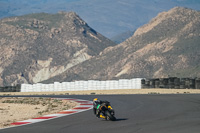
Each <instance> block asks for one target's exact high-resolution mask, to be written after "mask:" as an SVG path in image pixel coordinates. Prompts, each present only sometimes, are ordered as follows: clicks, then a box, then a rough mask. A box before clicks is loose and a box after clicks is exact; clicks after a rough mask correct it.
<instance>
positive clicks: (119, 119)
mask: <svg viewBox="0 0 200 133" xmlns="http://www.w3.org/2000/svg"><path fill="white" fill-rule="evenodd" d="M125 120H128V119H127V118H118V119H116V120H115V121H125Z"/></svg>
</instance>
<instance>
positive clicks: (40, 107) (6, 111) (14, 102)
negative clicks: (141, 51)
mask: <svg viewBox="0 0 200 133" xmlns="http://www.w3.org/2000/svg"><path fill="white" fill-rule="evenodd" d="M76 105H77V103H75V102H72V101H68V100H57V99H50V98H0V118H1V119H0V128H5V127H9V126H11V125H10V123H13V122H17V121H22V120H26V119H30V118H37V117H40V116H43V115H46V114H53V113H56V112H59V111H62V110H67V109H71V108H73V107H75V106H76Z"/></svg>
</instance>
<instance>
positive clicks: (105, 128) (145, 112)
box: [0, 94, 200, 133]
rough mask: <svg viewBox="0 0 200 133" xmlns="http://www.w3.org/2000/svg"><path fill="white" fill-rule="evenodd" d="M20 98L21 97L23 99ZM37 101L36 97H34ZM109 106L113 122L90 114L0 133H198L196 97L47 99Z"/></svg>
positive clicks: (199, 104) (199, 121) (199, 117)
mask: <svg viewBox="0 0 200 133" xmlns="http://www.w3.org/2000/svg"><path fill="white" fill-rule="evenodd" d="M23 97H24V96H23ZM37 97H38V96H37ZM51 97H65V98H79V99H84V100H92V99H93V98H95V97H97V98H99V99H102V100H108V101H110V102H111V105H112V107H113V108H114V109H115V112H116V117H117V121H115V122H112V121H105V120H103V119H98V118H96V117H95V116H94V114H93V111H92V110H89V111H85V112H82V113H78V114H74V115H70V116H66V117H61V118H57V119H53V120H48V121H44V122H39V123H35V124H30V125H25V126H19V127H13V128H8V129H3V130H0V133H102V132H109V133H123V132H124V133H189V132H190V133H199V132H200V95H195V94H187V95H104V96H103V95H89V96H86V95H84V96H51Z"/></svg>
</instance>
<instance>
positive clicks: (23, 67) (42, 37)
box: [0, 12, 115, 86]
mask: <svg viewBox="0 0 200 133" xmlns="http://www.w3.org/2000/svg"><path fill="white" fill-rule="evenodd" d="M113 45H115V43H113V42H112V41H110V40H108V39H107V38H105V37H104V36H102V35H101V34H99V33H97V32H96V31H95V30H93V29H92V28H90V27H89V26H88V25H87V24H86V22H84V21H83V20H82V19H81V18H80V17H79V16H78V15H76V14H75V13H74V12H69V13H65V12H60V13H57V14H46V13H39V14H30V15H25V16H20V17H11V18H5V19H1V20H0V86H3V85H14V84H18V83H36V82H41V81H43V80H47V79H49V78H51V77H54V76H57V75H59V74H62V73H63V72H65V71H66V70H68V69H69V68H71V67H73V66H75V65H77V64H79V63H82V62H84V61H86V60H88V59H90V58H92V57H93V56H96V55H98V54H99V53H100V52H101V51H102V50H104V49H105V48H106V47H108V46H113Z"/></svg>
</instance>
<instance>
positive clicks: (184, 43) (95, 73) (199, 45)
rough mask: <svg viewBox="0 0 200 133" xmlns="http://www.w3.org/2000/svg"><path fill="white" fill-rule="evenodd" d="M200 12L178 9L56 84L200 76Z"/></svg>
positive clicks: (58, 79)
mask: <svg viewBox="0 0 200 133" xmlns="http://www.w3.org/2000/svg"><path fill="white" fill-rule="evenodd" d="M199 29H200V12H198V11H195V10H191V9H187V8H181V7H176V8H173V9H171V10H169V11H168V12H162V13H160V14H158V16H157V17H155V18H153V19H152V20H151V21H150V22H149V23H148V24H146V25H144V26H142V27H140V28H139V29H138V30H136V32H135V33H134V35H133V36H132V37H131V38H129V39H127V40H126V41H125V42H123V43H121V44H119V45H117V46H114V47H108V48H106V49H105V50H104V51H103V52H101V53H100V54H99V56H96V57H95V58H91V59H90V60H88V61H86V62H84V63H82V64H80V65H78V66H76V67H73V68H71V69H69V70H68V71H67V72H65V73H63V74H61V75H59V76H57V77H55V78H52V79H50V80H48V81H45V82H46V83H48V82H53V81H56V80H57V81H71V80H86V79H100V80H105V79H119V78H134V77H144V78H153V77H154V78H156V77H159V78H160V77H168V76H179V77H182V76H184V77H196V76H200V67H199V66H200V52H199V51H200V30H199Z"/></svg>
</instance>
